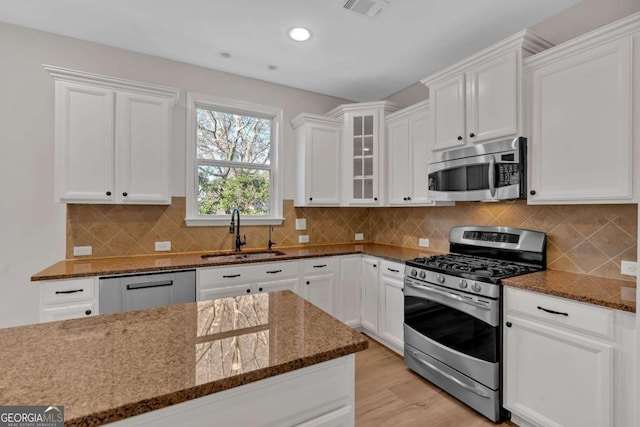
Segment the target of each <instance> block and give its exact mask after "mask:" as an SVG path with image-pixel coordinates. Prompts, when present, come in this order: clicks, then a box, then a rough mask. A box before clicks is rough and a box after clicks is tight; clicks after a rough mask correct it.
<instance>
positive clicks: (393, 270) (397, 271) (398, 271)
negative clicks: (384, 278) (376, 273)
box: [387, 267, 400, 273]
mask: <svg viewBox="0 0 640 427" xmlns="http://www.w3.org/2000/svg"><path fill="white" fill-rule="evenodd" d="M387 270H389V271H391V272H393V273H400V270H395V269H393V268H389V267H387Z"/></svg>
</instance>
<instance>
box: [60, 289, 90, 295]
mask: <svg viewBox="0 0 640 427" xmlns="http://www.w3.org/2000/svg"><path fill="white" fill-rule="evenodd" d="M82 291H84V289H72V290H70V291H56V295H57V294H75V293H78V292H82Z"/></svg>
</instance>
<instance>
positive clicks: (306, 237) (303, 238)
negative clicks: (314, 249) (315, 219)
mask: <svg viewBox="0 0 640 427" xmlns="http://www.w3.org/2000/svg"><path fill="white" fill-rule="evenodd" d="M298 243H309V235H308V234H303V235H301V236H298Z"/></svg>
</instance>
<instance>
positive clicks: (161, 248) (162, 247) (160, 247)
mask: <svg viewBox="0 0 640 427" xmlns="http://www.w3.org/2000/svg"><path fill="white" fill-rule="evenodd" d="M170 250H171V242H156V252H166V251H170Z"/></svg>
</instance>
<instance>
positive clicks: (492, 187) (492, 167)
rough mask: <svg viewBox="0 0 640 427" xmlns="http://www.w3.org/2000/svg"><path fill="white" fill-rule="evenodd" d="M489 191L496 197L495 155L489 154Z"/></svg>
mask: <svg viewBox="0 0 640 427" xmlns="http://www.w3.org/2000/svg"><path fill="white" fill-rule="evenodd" d="M489 193H491V197H496V156H494V155H491V159H490V160H489Z"/></svg>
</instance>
